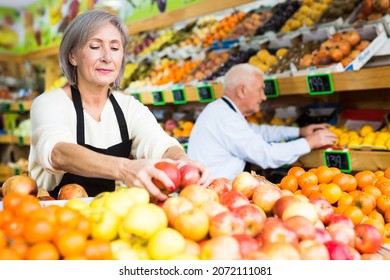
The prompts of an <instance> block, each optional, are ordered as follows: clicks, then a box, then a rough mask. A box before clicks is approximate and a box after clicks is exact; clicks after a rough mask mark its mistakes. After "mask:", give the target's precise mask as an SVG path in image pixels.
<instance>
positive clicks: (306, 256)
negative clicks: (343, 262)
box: [298, 239, 329, 260]
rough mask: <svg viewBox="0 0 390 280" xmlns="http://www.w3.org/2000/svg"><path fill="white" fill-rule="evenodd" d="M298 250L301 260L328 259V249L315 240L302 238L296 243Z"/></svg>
mask: <svg viewBox="0 0 390 280" xmlns="http://www.w3.org/2000/svg"><path fill="white" fill-rule="evenodd" d="M298 251H299V254H300V255H301V259H302V260H329V252H328V249H327V248H326V246H325V245H324V244H323V243H321V242H319V241H316V240H312V239H306V240H302V241H301V242H299V244H298Z"/></svg>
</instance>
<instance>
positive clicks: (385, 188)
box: [375, 177, 390, 194]
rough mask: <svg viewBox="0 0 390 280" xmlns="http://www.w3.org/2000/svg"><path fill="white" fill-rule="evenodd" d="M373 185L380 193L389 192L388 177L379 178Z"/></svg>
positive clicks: (389, 183)
mask: <svg viewBox="0 0 390 280" xmlns="http://www.w3.org/2000/svg"><path fill="white" fill-rule="evenodd" d="M375 187H377V188H378V189H379V190H380V191H381V193H382V194H390V179H387V178H385V177H383V178H382V179H379V180H378V181H377V182H376V183H375Z"/></svg>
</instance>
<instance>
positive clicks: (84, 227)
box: [76, 216, 92, 237]
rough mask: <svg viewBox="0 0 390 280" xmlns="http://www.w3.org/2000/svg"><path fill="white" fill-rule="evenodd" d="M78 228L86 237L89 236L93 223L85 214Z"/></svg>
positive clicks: (81, 217)
mask: <svg viewBox="0 0 390 280" xmlns="http://www.w3.org/2000/svg"><path fill="white" fill-rule="evenodd" d="M76 230H78V231H79V232H81V233H82V234H83V235H84V236H85V237H89V236H90V234H91V232H92V224H91V222H90V221H89V219H88V218H87V217H85V216H80V220H79V222H78V224H77V226H76Z"/></svg>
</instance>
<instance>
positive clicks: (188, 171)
mask: <svg viewBox="0 0 390 280" xmlns="http://www.w3.org/2000/svg"><path fill="white" fill-rule="evenodd" d="M179 170H180V178H181V180H180V187H181V188H185V187H186V186H189V185H192V184H197V183H198V181H199V179H200V177H201V173H200V170H199V168H197V167H195V166H193V165H191V164H185V165H183V166H182V167H180V169H179Z"/></svg>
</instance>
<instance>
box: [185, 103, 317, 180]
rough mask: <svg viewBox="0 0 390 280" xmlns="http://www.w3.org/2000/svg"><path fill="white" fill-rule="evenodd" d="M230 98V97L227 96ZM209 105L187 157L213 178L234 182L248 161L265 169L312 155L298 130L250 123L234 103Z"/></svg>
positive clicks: (195, 128) (192, 138)
mask: <svg viewBox="0 0 390 280" xmlns="http://www.w3.org/2000/svg"><path fill="white" fill-rule="evenodd" d="M225 98H227V97H225ZM227 99H228V100H229V101H230V103H231V104H232V105H233V107H234V108H235V111H234V110H232V109H231V108H230V107H229V106H228V104H226V103H225V102H224V101H223V100H222V99H217V100H215V101H213V102H212V103H210V104H208V105H207V106H206V107H205V108H204V110H203V111H202V112H201V113H200V115H199V116H198V118H197V120H196V122H195V125H194V127H193V129H192V131H191V135H190V138H189V142H188V156H189V157H190V158H191V159H192V160H198V161H200V162H201V163H202V164H204V165H205V166H206V167H207V168H209V169H210V171H211V173H212V177H214V178H217V177H226V178H228V179H230V180H233V179H234V178H235V177H236V176H237V175H238V174H239V173H240V172H242V171H243V170H244V167H245V164H246V162H250V163H252V164H256V165H258V166H260V167H262V168H264V169H267V168H278V167H280V166H283V165H285V164H291V163H294V162H295V161H296V160H297V159H298V158H299V157H300V156H302V155H304V154H307V153H309V152H310V146H309V144H308V143H307V141H306V140H305V139H303V138H298V137H299V128H297V127H289V126H270V125H257V124H252V123H248V121H247V120H246V119H245V117H244V116H243V115H242V114H241V112H240V111H239V110H238V108H237V107H236V106H235V105H234V103H233V101H231V100H230V99H229V98H227Z"/></svg>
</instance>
